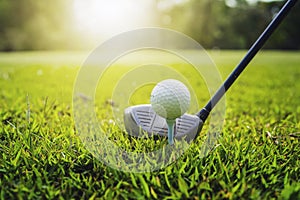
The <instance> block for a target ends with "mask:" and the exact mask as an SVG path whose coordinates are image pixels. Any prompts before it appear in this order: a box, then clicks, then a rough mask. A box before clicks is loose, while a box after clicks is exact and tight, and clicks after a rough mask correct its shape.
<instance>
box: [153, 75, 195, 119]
mask: <svg viewBox="0 0 300 200" xmlns="http://www.w3.org/2000/svg"><path fill="white" fill-rule="evenodd" d="M190 100H191V96H190V92H189V90H188V88H187V87H186V86H185V85H184V84H183V83H182V82H180V81H178V80H174V79H167V80H164V81H161V82H159V83H158V84H157V85H156V86H155V87H154V88H153V90H152V92H151V98H150V102H151V105H152V108H153V110H154V111H155V112H156V114H158V115H159V116H161V117H163V118H165V119H167V120H174V119H176V118H178V117H180V116H181V115H183V114H184V113H185V112H186V111H187V110H188V108H189V106H190Z"/></svg>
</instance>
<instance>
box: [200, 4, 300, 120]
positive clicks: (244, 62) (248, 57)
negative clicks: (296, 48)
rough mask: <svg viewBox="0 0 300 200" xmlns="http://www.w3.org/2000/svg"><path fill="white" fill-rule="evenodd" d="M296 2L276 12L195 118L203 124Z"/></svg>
mask: <svg viewBox="0 0 300 200" xmlns="http://www.w3.org/2000/svg"><path fill="white" fill-rule="evenodd" d="M297 1H298V0H288V1H287V2H286V3H285V5H284V6H283V7H282V8H281V10H280V11H279V12H278V14H277V15H276V17H275V18H274V19H273V20H272V21H271V23H270V24H269V25H268V27H267V28H266V29H265V30H264V32H263V33H262V34H261V35H260V36H259V38H258V39H257V40H256V42H255V43H254V44H253V45H252V46H251V48H250V49H249V51H248V52H247V54H246V55H245V57H244V58H243V59H242V60H241V61H240V63H239V64H238V65H237V66H236V68H235V69H234V70H233V72H232V73H231V74H230V75H229V76H228V78H227V79H226V80H225V82H224V83H223V85H221V87H220V88H219V89H218V90H217V92H216V93H215V94H214V96H213V97H212V98H211V99H210V100H209V102H208V103H207V104H206V106H205V107H204V108H203V109H202V110H201V111H200V112H199V113H197V116H198V117H199V118H200V119H201V120H202V121H203V122H204V121H205V120H206V118H207V117H208V115H209V113H210V111H211V110H212V109H213V108H214V107H215V105H216V104H217V103H218V102H219V101H220V99H221V98H222V97H223V96H224V94H225V93H226V91H227V90H228V89H229V88H230V86H231V85H232V84H233V83H234V81H235V80H236V79H237V78H238V77H239V75H240V74H241V73H242V71H243V70H244V69H245V68H246V67H247V65H248V64H249V63H250V61H251V60H252V59H253V57H254V56H255V55H256V54H257V52H258V51H259V50H260V49H261V48H262V47H263V45H264V44H265V42H266V41H267V40H268V39H269V37H270V36H271V35H272V33H273V32H274V31H275V30H276V28H277V27H278V25H279V24H280V23H281V22H282V20H283V19H284V18H285V17H286V15H287V14H288V13H289V11H290V10H291V8H292V7H293V6H294V5H295V4H296V2H297Z"/></svg>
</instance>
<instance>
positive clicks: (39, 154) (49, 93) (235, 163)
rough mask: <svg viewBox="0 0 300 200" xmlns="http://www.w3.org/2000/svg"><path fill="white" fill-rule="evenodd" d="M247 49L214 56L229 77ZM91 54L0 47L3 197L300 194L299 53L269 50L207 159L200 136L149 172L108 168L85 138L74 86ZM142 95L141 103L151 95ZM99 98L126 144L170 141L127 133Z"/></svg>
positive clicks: (236, 91) (230, 97) (241, 86)
mask: <svg viewBox="0 0 300 200" xmlns="http://www.w3.org/2000/svg"><path fill="white" fill-rule="evenodd" d="M244 53H245V52H242V51H220V52H217V51H214V52H211V57H212V58H213V59H214V61H215V63H216V65H217V66H218V69H219V71H220V72H221V74H222V76H223V78H225V77H226V76H227V75H228V74H229V73H230V71H231V70H232V69H233V67H234V66H235V65H236V63H238V61H239V60H240V58H241V57H242V56H243V55H244ZM85 56H86V54H84V53H83V54H81V53H74V54H73V53H65V52H59V53H51V52H50V53H49V52H30V53H9V54H6V53H1V54H0V85H1V90H0V97H1V98H0V119H1V122H0V163H1V164H0V198H1V199H44V198H49V199H80V198H81V199H98V198H102V199H187V198H188V199H299V198H300V182H299V180H300V142H299V138H300V133H299V132H300V101H299V99H300V92H299V91H300V81H299V77H300V68H299V63H300V52H280V51H279V52H276V51H274V52H273V51H265V52H261V53H260V54H259V55H258V56H257V57H256V58H255V59H254V60H253V62H252V63H251V64H250V66H249V68H247V69H246V71H245V72H244V73H243V74H242V76H241V77H240V78H239V80H238V81H237V82H236V83H235V84H234V85H233V87H232V88H231V89H230V90H229V91H228V93H227V95H226V118H225V124H224V127H223V129H222V131H221V137H220V138H219V139H218V142H217V145H216V147H215V149H214V150H213V151H211V152H210V153H209V154H208V156H206V157H204V158H202V157H201V155H200V150H201V142H202V141H203V137H204V135H200V137H199V138H197V140H196V141H195V142H194V143H193V144H192V145H191V146H190V148H189V149H188V151H186V152H185V153H184V154H183V155H182V156H181V157H180V158H179V159H178V160H177V161H176V162H174V163H172V164H171V165H169V166H167V167H166V168H164V169H162V170H158V171H154V172H151V173H129V172H126V173H125V172H122V171H118V170H115V169H113V168H110V167H108V166H106V165H104V164H103V163H101V162H100V161H99V160H97V159H96V158H95V157H94V156H93V155H92V154H91V153H90V152H89V151H88V150H87V149H86V148H85V146H84V145H83V144H82V141H81V140H80V138H79V137H78V133H77V130H76V128H75V127H74V120H73V112H72V90H73V84H74V81H75V77H76V74H77V72H78V70H79V66H80V64H81V63H82V59H84V57H85ZM63 58H66V59H65V60H64V59H63ZM174 65H176V63H175V64H174ZM126 66H127V65H126ZM126 66H124V67H126ZM112 74H115V73H112ZM115 75H116V76H117V74H115ZM113 80H114V77H113ZM195 85H196V82H195ZM196 86H197V85H196ZM150 89H151V87H146V89H145V90H150ZM197 90H201V87H200V86H197ZM142 92H145V91H142ZM135 96H139V95H137V94H135ZM139 98H141V99H138V100H137V101H133V102H135V103H136V102H138V103H140V102H148V101H149V100H148V97H147V96H146V95H143V96H142V97H139ZM203 99H206V100H207V96H206V95H205V94H204V97H203ZM206 100H203V101H204V102H202V103H201V102H199V104H200V106H202V105H204V103H205V101H206ZM201 101H202V99H201ZM97 106H98V110H99V112H98V116H99V120H100V121H101V122H102V123H106V128H107V130H109V131H110V133H112V135H111V138H110V139H111V140H113V141H115V142H116V143H117V144H118V145H120V146H122V147H124V148H133V151H140V150H141V149H143V147H144V146H145V145H146V146H147V147H149V148H154V149H155V148H156V146H157V145H158V146H159V145H164V144H165V143H164V142H165V141H164V140H162V141H154V140H152V139H151V138H150V139H148V140H146V141H143V140H141V139H128V138H127V137H124V136H123V134H122V131H121V130H119V129H118V128H117V127H116V126H115V125H114V123H110V119H111V118H110V116H109V115H106V114H107V113H109V110H110V108H111V104H110V103H103V102H99V103H98V104H97ZM205 128H207V127H204V130H205Z"/></svg>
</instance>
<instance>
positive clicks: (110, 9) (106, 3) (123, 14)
mask: <svg viewBox="0 0 300 200" xmlns="http://www.w3.org/2000/svg"><path fill="white" fill-rule="evenodd" d="M152 3H153V1H151V0H139V1H135V0H74V4H73V11H74V19H75V23H76V27H77V29H78V30H79V31H80V32H81V33H85V34H87V35H89V36H93V37H106V38H107V37H111V36H112V35H114V34H117V33H120V32H123V31H127V30H131V29H133V28H138V27H145V26H151V14H152V12H151V6H152V5H151V4H152Z"/></svg>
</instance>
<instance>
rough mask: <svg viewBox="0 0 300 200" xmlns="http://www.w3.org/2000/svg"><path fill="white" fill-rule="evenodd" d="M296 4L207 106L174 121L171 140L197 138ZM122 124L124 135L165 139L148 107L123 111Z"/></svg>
mask: <svg viewBox="0 0 300 200" xmlns="http://www.w3.org/2000/svg"><path fill="white" fill-rule="evenodd" d="M297 1H298V0H288V1H287V2H286V3H285V4H284V6H283V7H282V8H281V10H280V11H279V12H278V14H277V15H276V17H275V18H274V19H273V20H272V21H271V22H270V24H269V25H268V26H267V28H266V29H265V30H264V31H263V33H262V34H261V35H260V36H259V38H258V39H257V40H256V41H255V43H254V44H253V45H252V46H251V48H250V49H249V50H248V52H247V54H246V55H245V56H244V58H243V59H242V60H241V61H240V63H239V64H238V65H237V66H236V68H235V69H234V70H233V71H232V73H231V74H230V75H229V76H228V78H227V79H226V80H225V82H224V83H223V84H222V85H221V86H220V88H219V89H218V90H217V92H216V93H215V94H214V95H213V97H212V98H211V99H210V100H209V101H208V103H207V104H206V105H205V106H204V107H203V108H202V109H201V110H200V111H199V112H198V113H197V114H196V115H190V114H184V115H182V116H181V117H180V118H177V119H176V124H175V131H174V132H175V138H177V139H180V138H182V137H185V139H186V140H188V141H190V140H193V139H194V138H195V137H197V135H198V133H199V132H200V131H201V129H202V126H203V123H204V122H205V120H206V119H207V117H208V115H209V113H210V112H211V110H212V109H213V108H214V107H215V106H216V104H217V103H218V102H219V100H220V99H221V98H222V97H223V96H224V94H225V93H226V91H227V90H228V89H229V88H230V86H231V85H232V84H233V83H234V81H235V80H236V79H237V78H238V77H239V75H240V74H241V73H242V71H243V70H244V69H245V68H246V67H247V65H248V64H249V63H250V61H251V60H252V59H253V57H254V56H255V55H256V54H257V52H258V51H259V50H260V49H261V48H262V47H263V45H264V44H265V42H266V41H267V40H268V39H269V37H270V36H271V35H272V33H273V32H274V31H275V30H276V28H277V27H278V25H279V24H280V23H281V22H282V20H283V19H284V18H285V17H286V15H287V14H288V13H289V11H290V10H291V8H292V7H293V6H294V5H295V4H296V2H297ZM124 123H125V129H126V131H127V132H128V133H129V134H131V135H134V136H137V137H139V136H140V133H141V131H144V132H147V133H148V134H149V135H152V134H154V135H160V136H167V132H168V128H167V124H166V122H165V119H164V118H162V117H160V116H159V115H157V114H156V113H155V112H154V111H153V110H152V108H151V105H150V104H145V105H137V106H132V107H129V108H126V109H125V111H124Z"/></svg>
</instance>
